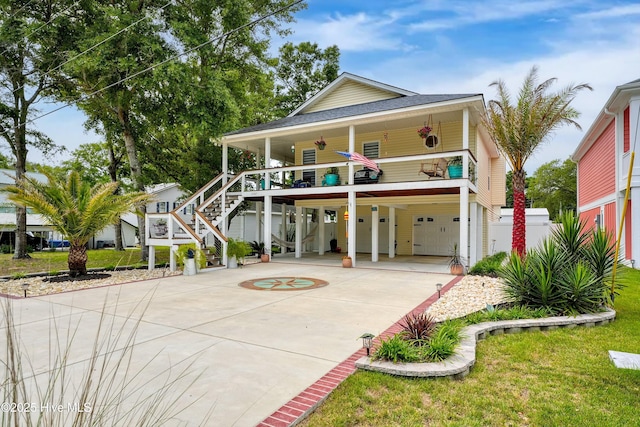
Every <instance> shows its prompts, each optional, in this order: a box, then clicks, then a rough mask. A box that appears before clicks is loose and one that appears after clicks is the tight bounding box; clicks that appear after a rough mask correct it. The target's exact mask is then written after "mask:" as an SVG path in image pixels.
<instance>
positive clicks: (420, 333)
mask: <svg viewBox="0 0 640 427" xmlns="http://www.w3.org/2000/svg"><path fill="white" fill-rule="evenodd" d="M399 325H400V326H401V327H402V332H401V333H400V334H401V335H402V337H403V338H404V339H406V340H408V341H414V345H415V344H417V345H420V342H421V340H428V339H429V337H431V334H432V333H433V331H434V330H435V329H436V322H435V321H434V320H433V318H432V317H431V316H430V315H428V314H426V313H425V312H419V313H409V314H407V315H406V316H404V318H403V319H402V320H401V321H400V322H399Z"/></svg>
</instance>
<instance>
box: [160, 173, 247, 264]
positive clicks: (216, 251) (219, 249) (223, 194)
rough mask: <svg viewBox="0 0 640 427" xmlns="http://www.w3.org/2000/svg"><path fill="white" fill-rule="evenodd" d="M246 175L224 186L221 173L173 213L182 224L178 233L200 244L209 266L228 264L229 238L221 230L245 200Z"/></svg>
mask: <svg viewBox="0 0 640 427" xmlns="http://www.w3.org/2000/svg"><path fill="white" fill-rule="evenodd" d="M242 175H243V174H239V175H237V176H235V177H233V178H232V179H230V180H229V181H228V182H227V183H226V184H224V185H223V184H222V175H218V176H217V177H216V178H214V179H213V180H211V181H210V182H209V183H207V184H206V185H205V186H204V187H202V188H201V189H199V190H198V191H197V192H196V193H194V194H193V195H192V196H191V197H189V198H187V199H186V200H185V201H184V202H183V203H182V204H181V205H180V206H178V207H177V208H175V209H174V210H173V211H171V212H170V215H171V217H172V220H173V221H174V223H177V225H178V230H176V233H175V234H176V236H178V235H180V236H183V237H184V238H189V239H190V240H192V241H193V242H195V243H196V245H199V247H200V248H201V249H202V250H203V251H204V253H205V255H206V257H207V265H218V264H220V263H222V264H226V243H227V237H226V236H225V235H224V234H223V233H222V232H221V231H220V228H222V229H224V227H220V225H221V224H223V223H224V221H229V220H231V219H233V218H234V217H235V216H236V215H237V214H238V212H239V210H238V208H239V207H240V206H241V205H242V203H243V201H244V198H243V197H242V196H241V195H240V194H239V192H240V191H239V190H240V189H241V187H240V185H242ZM230 192H235V193H236V194H229V193H230ZM192 206H193V207H192ZM190 212H193V213H190ZM189 215H190V218H189Z"/></svg>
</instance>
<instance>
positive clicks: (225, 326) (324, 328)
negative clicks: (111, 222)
mask: <svg viewBox="0 0 640 427" xmlns="http://www.w3.org/2000/svg"><path fill="white" fill-rule="evenodd" d="M266 277H310V278H315V279H321V280H325V281H327V282H329V285H328V286H325V287H320V288H315V289H306V290H295V291H293V290H291V291H269V290H262V291H261V290H251V289H246V288H242V287H240V286H238V284H239V283H240V282H243V281H245V280H251V279H257V278H266ZM451 278H452V276H450V275H447V274H436V273H425V272H419V271H418V272H417V271H397V270H381V269H373V268H353V269H343V268H340V267H333V266H325V265H313V264H287V263H277V262H271V263H265V264H253V265H249V266H245V267H243V268H240V269H237V270H215V271H210V272H206V273H201V274H198V275H196V276H175V277H169V278H164V279H160V280H150V281H145V282H136V283H130V284H124V285H115V286H109V287H104V288H97V289H90V290H82V291H77V292H69V293H65V294H58V295H51V296H46V297H36V298H28V299H24V300H23V299H19V300H14V301H13V309H14V319H15V322H16V323H17V324H18V325H19V332H20V338H21V340H22V341H23V343H24V346H25V348H26V351H27V353H28V355H29V358H30V360H31V363H32V365H33V370H35V372H36V374H40V377H45V375H43V373H46V371H47V370H48V369H49V368H48V366H49V358H50V355H49V350H50V347H51V344H50V343H51V342H52V337H54V334H52V331H55V330H57V331H58V332H59V333H60V334H61V335H62V336H65V333H66V332H67V331H72V332H73V331H75V338H74V340H73V342H72V344H71V345H70V347H71V352H70V357H69V362H68V363H69V364H70V365H72V366H73V367H75V369H77V370H79V371H80V370H81V369H82V367H83V366H86V360H87V358H88V355H89V354H90V352H91V348H92V346H93V341H94V337H95V335H96V330H97V329H98V326H99V325H100V324H101V322H102V325H103V328H106V327H108V328H111V329H113V331H116V330H123V331H124V332H125V334H124V336H125V337H126V333H127V332H128V331H130V330H132V328H133V325H134V323H135V320H136V319H139V318H140V316H142V321H141V322H140V324H139V326H138V329H137V334H136V336H135V338H134V345H133V358H132V363H131V369H130V371H131V372H138V371H140V374H139V376H138V377H137V378H136V383H141V384H146V383H147V382H148V383H149V385H148V386H145V388H146V391H150V390H151V389H153V387H158V386H159V384H161V378H160V379H158V378H154V377H155V376H156V375H157V374H158V373H161V372H162V371H163V370H165V369H167V368H168V367H172V371H171V375H175V374H176V373H177V372H179V371H180V370H181V369H182V368H183V367H185V366H186V365H187V364H188V363H191V365H190V367H189V368H188V375H187V377H186V378H185V379H184V380H183V382H184V384H185V386H186V385H187V384H188V381H190V380H192V379H194V378H195V379H196V380H195V383H194V384H193V385H192V386H190V387H189V389H188V391H187V392H186V393H185V394H184V395H183V396H181V397H180V399H179V404H182V405H187V404H192V406H190V407H189V408H188V409H187V410H185V411H184V412H182V413H180V414H179V415H178V419H179V420H176V423H175V424H180V425H200V424H202V425H212V426H254V425H256V424H258V423H259V422H260V421H262V420H263V419H264V418H265V417H267V416H269V415H270V414H271V413H272V412H274V411H275V410H276V409H278V408H279V407H281V406H282V405H283V404H285V403H286V402H288V401H289V400H290V399H291V398H293V397H294V396H296V395H297V394H298V393H300V392H301V391H302V390H304V389H305V388H306V387H308V386H309V385H310V384H312V383H313V382H315V381H316V380H318V379H319V378H320V377H322V376H323V375H324V374H325V373H327V372H328V371H329V370H331V369H332V368H333V367H335V366H336V365H337V364H339V363H340V362H342V361H343V360H345V359H346V358H348V357H349V356H351V355H352V354H353V353H354V352H355V351H357V350H358V349H359V348H360V347H361V345H362V343H361V340H359V339H358V337H359V336H360V335H361V334H363V333H365V332H371V333H373V334H376V335H378V334H379V333H380V332H382V331H384V330H385V329H387V328H388V327H389V326H391V325H392V324H393V323H394V322H396V321H397V320H398V319H399V318H401V317H402V316H403V315H404V314H406V313H407V312H409V311H410V310H411V309H413V308H414V307H415V306H417V305H418V304H420V303H421V302H423V301H424V300H425V299H427V298H428V297H429V296H431V295H432V294H434V293H435V292H436V291H435V285H436V283H439V282H440V283H444V284H446V283H447V282H449V281H450V279H451ZM103 307H104V312H105V313H106V315H105V317H104V318H103V319H102V321H101V320H100V318H101V313H102V312H103ZM145 307H146V309H145ZM127 319H128V320H127ZM3 326H4V322H3ZM113 331H110V332H109V333H108V334H106V336H107V337H111V339H112V341H113V348H112V349H111V350H114V349H116V348H122V347H123V346H124V341H125V338H124V337H117V336H116V334H115V333H114V332H113ZM54 341H55V339H54ZM0 342H1V343H2V344H1V345H6V337H5V334H4V333H2V336H0ZM101 351H102V352H108V351H110V350H108V349H105V350H101ZM77 375H79V372H77V373H76V374H74V376H76V377H77ZM197 375H199V377H197V378H196V376H197ZM161 377H162V375H161ZM33 400H36V397H35V396H34V398H33ZM207 417H208V418H207ZM205 418H207V421H206V422H205V421H203V420H204V419H205ZM172 424H173V423H172Z"/></svg>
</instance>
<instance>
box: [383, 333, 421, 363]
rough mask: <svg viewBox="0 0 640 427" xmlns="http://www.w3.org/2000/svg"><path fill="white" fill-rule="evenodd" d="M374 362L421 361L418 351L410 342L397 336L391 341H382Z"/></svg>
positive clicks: (399, 335)
mask: <svg viewBox="0 0 640 427" xmlns="http://www.w3.org/2000/svg"><path fill="white" fill-rule="evenodd" d="M373 359H374V360H389V361H391V362H393V363H398V362H405V363H406V362H417V361H419V360H420V354H419V352H418V349H417V348H416V347H415V346H414V345H413V344H412V343H411V342H409V341H407V340H405V339H403V338H402V335H401V334H396V335H393V336H392V337H390V338H389V339H386V340H385V339H383V340H382V341H380V345H379V346H378V348H377V349H376V351H375V352H374V353H373Z"/></svg>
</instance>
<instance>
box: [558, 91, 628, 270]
mask: <svg viewBox="0 0 640 427" xmlns="http://www.w3.org/2000/svg"><path fill="white" fill-rule="evenodd" d="M639 121H640V79H638V80H634V81H632V82H630V83H627V84H624V85H621V86H618V87H616V88H615V90H614V91H613V93H612V94H611V96H610V97H609V100H608V101H607V102H606V103H605V105H604V107H603V109H602V111H600V114H598V116H597V117H596V119H595V121H594V122H593V124H592V125H591V127H590V128H589V130H588V131H587V132H586V134H585V136H584V138H582V141H581V142H580V144H579V145H578V148H577V149H576V150H575V152H574V153H573V155H572V156H571V158H572V159H573V161H575V162H576V163H577V164H578V212H579V213H580V217H581V218H584V219H586V220H587V221H588V224H589V225H590V226H591V227H596V226H601V227H604V228H605V229H606V230H607V231H608V232H611V233H612V234H613V235H614V236H615V237H616V238H617V234H618V228H619V225H620V219H621V217H622V211H623V206H624V198H625V191H626V186H627V177H628V175H629V162H630V158H631V152H633V151H635V150H636V148H638V147H637V145H638V140H639V136H638V132H639V129H638V126H639V125H640V123H639ZM639 206H640V163H639V160H638V159H636V161H635V162H634V165H633V170H632V172H631V191H630V197H629V201H628V204H627V211H626V215H625V220H624V232H623V235H622V238H621V242H620V243H621V249H620V255H621V257H623V258H624V259H626V260H637V259H640V208H639Z"/></svg>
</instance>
